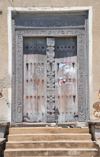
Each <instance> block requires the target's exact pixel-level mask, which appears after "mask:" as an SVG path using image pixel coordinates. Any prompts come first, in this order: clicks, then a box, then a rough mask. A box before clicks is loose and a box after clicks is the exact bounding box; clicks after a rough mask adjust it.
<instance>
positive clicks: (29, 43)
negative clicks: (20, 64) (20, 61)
mask: <svg viewBox="0 0 100 157" xmlns="http://www.w3.org/2000/svg"><path fill="white" fill-rule="evenodd" d="M23 111H24V113H23V114H24V115H23V118H24V121H30V122H46V39H45V38H24V109H23Z"/></svg>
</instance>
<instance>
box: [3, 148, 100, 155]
mask: <svg viewBox="0 0 100 157" xmlns="http://www.w3.org/2000/svg"><path fill="white" fill-rule="evenodd" d="M96 155H98V150H97V149H93V148H92V149H65V148H59V149H57V148H51V149H50V148H49V149H40V148H39V149H36V148H35V149H33V148H32V149H6V150H5V152H4V156H5V157H18V156H25V157H26V156H83V157H87V156H88V157H89V156H90V157H91V156H96Z"/></svg>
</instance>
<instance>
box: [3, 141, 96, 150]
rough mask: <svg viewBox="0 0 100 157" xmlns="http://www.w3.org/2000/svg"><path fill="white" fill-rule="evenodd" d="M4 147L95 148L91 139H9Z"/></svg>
mask: <svg viewBox="0 0 100 157" xmlns="http://www.w3.org/2000/svg"><path fill="white" fill-rule="evenodd" d="M6 148H7V149H8V148H10V149H13V148H14V149H15V148H18V149H19V148H26V149H27V148H97V146H96V144H95V142H92V141H16V142H13V141H10V142H7V143H6Z"/></svg>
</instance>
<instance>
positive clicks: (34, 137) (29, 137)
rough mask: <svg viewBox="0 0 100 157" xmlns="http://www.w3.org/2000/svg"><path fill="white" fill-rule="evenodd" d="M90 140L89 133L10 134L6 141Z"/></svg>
mask: <svg viewBox="0 0 100 157" xmlns="http://www.w3.org/2000/svg"><path fill="white" fill-rule="evenodd" d="M59 140H91V135H90V134H70V133H69V134H63V133H62V134H12V135H11V134H10V135H9V136H8V141H59Z"/></svg>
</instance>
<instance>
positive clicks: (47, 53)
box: [23, 37, 78, 122]
mask: <svg viewBox="0 0 100 157" xmlns="http://www.w3.org/2000/svg"><path fill="white" fill-rule="evenodd" d="M23 43H24V44H23V45H24V47H23V53H24V79H23V80H24V87H23V89H24V90H23V91H24V92H23V99H24V102H23V103H24V105H23V120H24V121H27V122H55V108H58V111H59V112H58V122H66V121H77V119H78V102H77V39H76V37H64V38H24V41H23Z"/></svg>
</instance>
